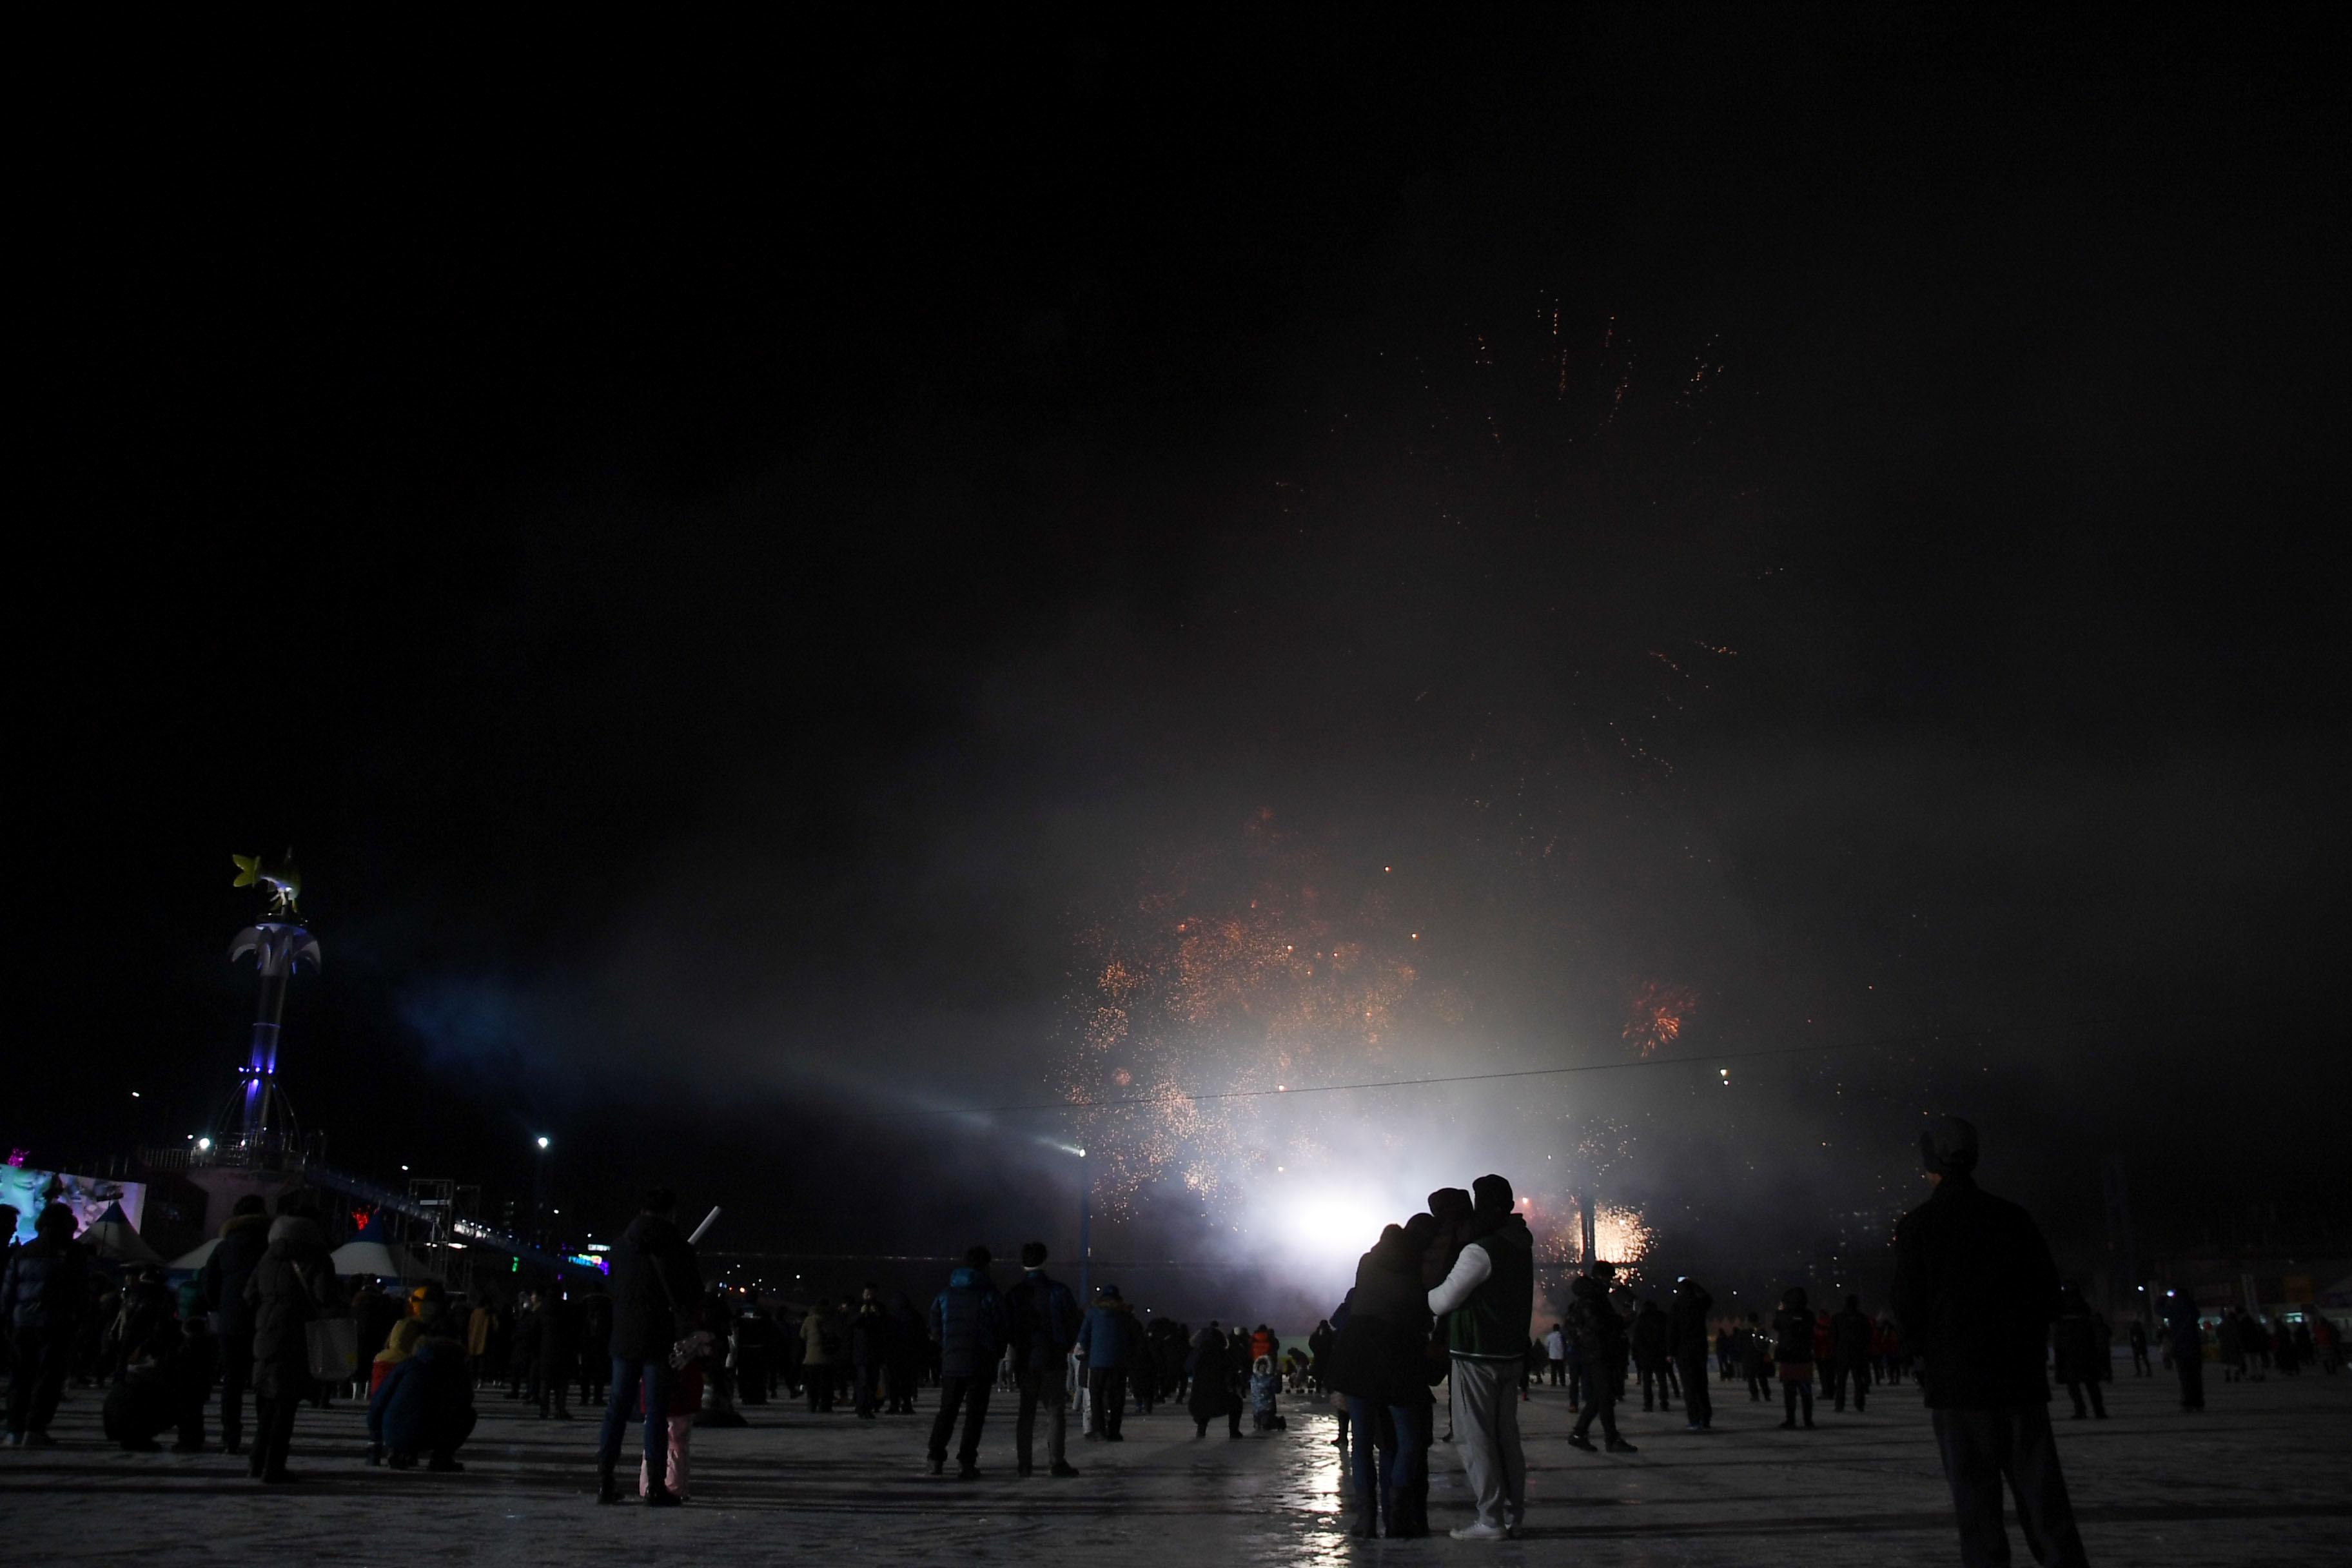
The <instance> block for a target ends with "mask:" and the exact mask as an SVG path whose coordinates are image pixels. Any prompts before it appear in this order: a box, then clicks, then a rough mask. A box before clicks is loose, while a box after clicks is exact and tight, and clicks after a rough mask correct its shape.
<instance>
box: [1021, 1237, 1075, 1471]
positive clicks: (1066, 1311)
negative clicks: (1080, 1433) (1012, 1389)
mask: <svg viewBox="0 0 2352 1568" xmlns="http://www.w3.org/2000/svg"><path fill="white" fill-rule="evenodd" d="M1045 1256H1046V1254H1045V1243H1044V1242H1042V1241H1030V1242H1024V1243H1023V1244H1022V1247H1021V1268H1022V1275H1021V1283H1019V1284H1018V1285H1015V1286H1014V1287H1013V1289H1010V1290H1007V1291H1006V1292H1005V1293H1004V1312H1005V1319H1006V1323H1007V1328H1008V1331H1009V1336H1010V1339H1011V1342H1012V1346H1013V1383H1014V1384H1015V1386H1017V1387H1018V1388H1019V1389H1020V1391H1021V1403H1020V1405H1018V1407H1017V1413H1016V1414H1015V1415H1014V1416H1013V1463H1014V1467H1015V1468H1016V1469H1017V1470H1018V1471H1019V1473H1020V1474H1022V1475H1024V1476H1025V1475H1028V1474H1030V1473H1031V1471H1032V1459H1033V1458H1034V1454H1035V1452H1036V1449H1035V1447H1034V1436H1035V1433H1036V1430H1037V1412H1038V1411H1039V1410H1040V1409H1041V1408H1042V1409H1043V1410H1044V1411H1045V1465H1046V1471H1047V1473H1048V1474H1050V1475H1055V1476H1063V1477H1068V1476H1075V1475H1076V1474H1077V1473H1078V1472H1077V1469H1076V1467H1075V1466H1073V1465H1072V1464H1071V1463H1070V1460H1069V1415H1070V1400H1069V1379H1070V1349H1071V1347H1072V1346H1074V1345H1076V1343H1077V1342H1078V1300H1077V1298H1076V1297H1075V1296H1073V1295H1071V1294H1070V1288H1069V1287H1068V1286H1066V1285H1065V1284H1063V1283H1062V1282H1061V1281H1060V1280H1058V1279H1055V1278H1054V1277H1053V1276H1051V1275H1049V1274H1047V1273H1046V1272H1045Z"/></svg>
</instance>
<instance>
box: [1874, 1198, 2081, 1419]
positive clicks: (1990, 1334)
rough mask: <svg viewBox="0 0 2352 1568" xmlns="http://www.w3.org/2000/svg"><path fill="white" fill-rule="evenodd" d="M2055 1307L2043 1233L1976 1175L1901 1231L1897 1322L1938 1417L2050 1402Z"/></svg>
mask: <svg viewBox="0 0 2352 1568" xmlns="http://www.w3.org/2000/svg"><path fill="white" fill-rule="evenodd" d="M2057 1302H2058V1265H2057V1264H2056V1263H2055V1262H2053V1261H2052V1259H2051V1257H2050V1244H2049V1243H2048V1242H2046V1241H2044V1240H2042V1228H2041V1226H2037V1225H2035V1224H2034V1223H2033V1218H2032V1215H2028V1214H2027V1213H2026V1212H2025V1211H2024V1210H2023V1209H2021V1208H2020V1207H2018V1206H2017V1205H2015V1204H2013V1203H2010V1202H2008V1201H2007V1200H2005V1199H2002V1198H1997V1197H1994V1196H1993V1195H1992V1194H1990V1193H1988V1192H1986V1191H1984V1190H1983V1189H1982V1188H1980V1187H1979V1186H1978V1185H1977V1184H1976V1180H1975V1178H1974V1177H1972V1176H1968V1175H1948V1176H1946V1177H1945V1178H1944V1179H1943V1182H1942V1184H1940V1185H1938V1186H1937V1189H1936V1194H1935V1195H1934V1196H1933V1197H1931V1198H1929V1199H1928V1200H1927V1202H1926V1203H1924V1204H1921V1205H1919V1206H1918V1207H1917V1208H1916V1209H1913V1210H1912V1211H1911V1212H1910V1213H1909V1214H1906V1215H1904V1216H1903V1218H1902V1219H1901V1220H1900V1221H1899V1222H1897V1223H1896V1225H1895V1320H1896V1321H1898V1322H1899V1323H1900V1324H1901V1325H1902V1329H1903V1342H1904V1344H1905V1345H1906V1347H1909V1348H1910V1349H1913V1350H1916V1352H1918V1355H1919V1383H1920V1386H1921V1388H1922V1390H1923V1391H1924V1392H1925V1393H1926V1394H1927V1407H1928V1408H1929V1409H1931V1410H1944V1409H1952V1410H1989V1409H1998V1408H2001V1407H2003V1406H2007V1405H2041V1404H2046V1403H2048V1401H2049V1398H2050V1384H2049V1383H2048V1381H2047V1380H2046V1379H2045V1378H2044V1377H2043V1375H2042V1363H2043V1358H2044V1356H2045V1354H2046V1351H2045V1346H2046V1345H2047V1343H2048V1335H2049V1331H2050V1320H2051V1319H2052V1317H2053V1316H2054V1315H2055V1311H2056V1307H2057Z"/></svg>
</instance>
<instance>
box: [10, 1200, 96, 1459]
mask: <svg viewBox="0 0 2352 1568" xmlns="http://www.w3.org/2000/svg"><path fill="white" fill-rule="evenodd" d="M89 1281H90V1273H89V1253H88V1252H87V1251H86V1250H84V1248H83V1247H82V1246H81V1244H80V1243H79V1242H78V1241H76V1240H74V1214H73V1210H71V1209H69V1208H68V1207H66V1205H63V1204H45V1205H42V1208H41V1212H40V1213H39V1215H37V1216H36V1217H35V1218H34V1220H33V1239H32V1240H30V1241H28V1242H26V1244H25V1245H24V1246H22V1247H16V1248H14V1249H12V1250H11V1251H10V1252H9V1254H8V1265H7V1269H6V1272H5V1274H0V1317H4V1318H5V1321H6V1322H7V1324H8V1329H9V1346H8V1350H9V1367H8V1441H9V1443H10V1444H11V1445H12V1446H15V1447H26V1446H29V1447H36V1448H46V1447H49V1446H50V1438H49V1422H50V1420H51V1419H52V1418H53V1417H54V1416H55V1415H57V1413H58V1399H59V1398H61V1397H62V1396H63V1395H64V1394H65V1387H66V1373H67V1371H68V1368H69V1367H70V1366H71V1364H72V1360H73V1353H74V1347H75V1344H76V1343H77V1342H78V1341H79V1338H80V1333H81V1329H82V1326H83V1321H84V1318H85V1316H86V1314H88V1312H89V1295H90V1290H89Z"/></svg>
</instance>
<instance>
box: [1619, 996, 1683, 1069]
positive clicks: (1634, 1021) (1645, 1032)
mask: <svg viewBox="0 0 2352 1568" xmlns="http://www.w3.org/2000/svg"><path fill="white" fill-rule="evenodd" d="M1697 1005H1698V998H1697V997H1696V996H1695V995H1693V994H1691V993H1690V992H1689V991H1688V990H1687V989H1685V987H1683V986H1680V985H1670V984H1666V983H1665V982H1664V981H1661V980H1653V981H1651V982H1650V983H1649V984H1646V985H1644V986H1643V987H1642V989H1641V991H1640V992H1639V993H1638V994H1635V996H1634V997H1633V1005H1632V1006H1631V1007H1630V1008H1629V1009H1628V1010H1627V1013H1626V1017H1625V1034H1624V1038H1625V1043H1626V1044H1628V1045H1630V1046H1632V1047H1634V1049H1635V1050H1636V1051H1637V1052H1638V1053H1639V1054H1640V1055H1642V1056H1645V1057H1646V1056H1650V1055H1652V1054H1654V1052H1656V1051H1657V1050H1658V1048H1659V1047H1662V1046H1670V1045H1673V1044H1674V1043H1675V1041H1676V1040H1678V1039H1680V1038H1682V1033H1683V1024H1684V1023H1685V1020H1687V1019H1688V1018H1689V1017H1690V1016H1691V1014H1692V1012H1693V1011H1694V1010H1695V1009H1696V1007H1697Z"/></svg>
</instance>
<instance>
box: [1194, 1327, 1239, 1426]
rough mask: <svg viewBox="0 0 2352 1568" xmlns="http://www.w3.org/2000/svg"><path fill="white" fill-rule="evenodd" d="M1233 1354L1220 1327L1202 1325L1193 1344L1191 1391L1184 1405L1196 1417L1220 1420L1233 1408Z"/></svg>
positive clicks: (1195, 1418)
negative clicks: (1198, 1336)
mask: <svg viewBox="0 0 2352 1568" xmlns="http://www.w3.org/2000/svg"><path fill="white" fill-rule="evenodd" d="M1233 1380H1234V1350H1233V1347H1232V1344H1231V1342H1229V1341H1228V1340H1227V1339H1226V1338H1225V1335H1224V1331H1223V1330H1222V1329H1213V1328H1211V1329H1203V1330H1202V1331H1201V1342H1200V1343H1199V1344H1196V1345H1194V1346H1193V1347H1192V1394H1191V1395H1190V1396H1189V1397H1187V1398H1186V1399H1185V1401H1184V1408H1185V1410H1186V1411H1188V1412H1189V1413H1190V1414H1191V1415H1192V1419H1193V1420H1195V1421H1222V1420H1223V1419H1224V1418H1225V1416H1226V1415H1227V1414H1228V1413H1229V1412H1231V1411H1232V1410H1233V1409H1234V1390H1233Z"/></svg>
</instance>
